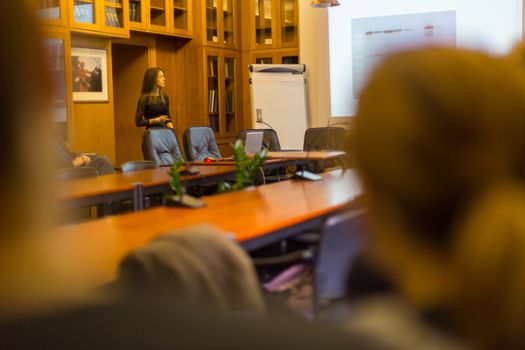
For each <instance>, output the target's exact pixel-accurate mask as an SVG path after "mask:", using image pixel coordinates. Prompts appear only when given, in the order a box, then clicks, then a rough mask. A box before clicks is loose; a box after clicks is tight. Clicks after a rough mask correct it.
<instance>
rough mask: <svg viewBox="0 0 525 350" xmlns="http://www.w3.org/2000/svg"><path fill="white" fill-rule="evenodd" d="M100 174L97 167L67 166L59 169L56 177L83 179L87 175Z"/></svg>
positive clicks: (58, 178)
mask: <svg viewBox="0 0 525 350" xmlns="http://www.w3.org/2000/svg"><path fill="white" fill-rule="evenodd" d="M93 176H98V172H97V169H95V168H92V167H89V166H86V167H67V168H62V169H58V170H57V171H56V173H55V178H56V179H57V180H59V181H61V180H74V179H82V178H86V177H93Z"/></svg>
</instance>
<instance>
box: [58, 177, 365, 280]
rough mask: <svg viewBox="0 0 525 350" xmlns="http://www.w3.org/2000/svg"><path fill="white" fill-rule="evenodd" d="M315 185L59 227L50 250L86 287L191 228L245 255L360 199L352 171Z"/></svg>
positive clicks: (285, 185) (271, 188)
mask: <svg viewBox="0 0 525 350" xmlns="http://www.w3.org/2000/svg"><path fill="white" fill-rule="evenodd" d="M322 177H323V180H321V181H304V180H302V181H295V180H293V181H284V182H278V183H273V184H270V185H265V186H260V187H256V188H252V189H247V190H243V191H239V192H231V193H225V194H221V195H215V196H211V197H204V198H203V200H204V202H206V204H207V206H206V207H204V208H200V209H188V208H173V207H157V208H154V209H147V210H145V211H140V212H135V213H131V214H125V215H120V216H112V217H107V218H103V219H100V220H96V221H89V222H86V223H81V224H76V225H67V226H62V227H60V228H57V229H56V232H55V234H54V235H52V239H51V240H52V241H53V243H52V244H51V248H52V249H53V253H54V254H56V256H60V257H61V259H62V261H64V262H67V264H68V266H69V267H70V268H71V269H72V270H73V273H74V274H75V275H77V276H81V277H82V281H83V282H84V283H85V284H87V285H88V286H96V285H98V284H102V283H105V282H108V281H111V280H113V279H114V278H115V276H116V272H117V266H118V263H119V262H120V260H121V259H122V258H123V257H124V256H125V255H126V254H128V253H129V252H131V251H133V250H135V249H137V248H140V247H142V246H144V245H145V244H147V242H148V241H150V240H151V239H153V238H155V237H157V236H159V235H162V234H165V233H169V232H171V231H174V230H177V229H180V228H183V227H185V226H189V225H194V224H203V223H208V224H212V225H214V226H216V227H218V228H220V229H222V230H223V231H224V232H225V234H227V235H230V236H231V237H232V238H233V239H235V240H236V241H237V242H239V243H240V244H241V245H242V246H243V247H244V248H245V249H246V250H253V249H256V248H259V247H262V246H265V245H267V244H270V243H273V242H278V241H280V240H282V239H284V238H286V237H289V236H292V235H294V234H296V233H298V232H301V231H303V230H305V229H311V228H320V227H321V225H322V223H323V222H324V220H325V219H326V218H327V217H328V216H330V215H332V214H333V213H334V212H337V211H338V210H341V209H343V208H344V207H345V206H346V205H348V204H350V203H351V201H352V200H353V199H354V198H355V197H356V196H357V195H358V194H360V192H361V190H360V186H359V184H358V182H357V179H356V177H355V174H354V173H353V172H352V171H346V172H344V173H343V172H342V171H334V172H330V173H325V174H323V175H322Z"/></svg>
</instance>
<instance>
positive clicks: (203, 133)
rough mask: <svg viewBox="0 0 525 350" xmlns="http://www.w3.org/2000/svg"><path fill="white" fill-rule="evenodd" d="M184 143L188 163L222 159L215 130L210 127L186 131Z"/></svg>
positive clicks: (197, 127) (193, 128) (199, 127)
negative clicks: (207, 159) (208, 158)
mask: <svg viewBox="0 0 525 350" xmlns="http://www.w3.org/2000/svg"><path fill="white" fill-rule="evenodd" d="M183 141H184V153H185V154H186V159H187V160H188V161H200V160H204V159H205V158H207V157H210V158H220V157H221V152H220V151H219V147H218V146H217V142H216V141H215V135H214V134H213V130H212V129H211V128H210V127H208V126H195V127H191V128H188V129H186V131H185V132H184V135H183Z"/></svg>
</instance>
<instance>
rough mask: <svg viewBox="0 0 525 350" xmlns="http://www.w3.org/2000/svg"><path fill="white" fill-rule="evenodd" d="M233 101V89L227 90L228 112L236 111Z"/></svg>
mask: <svg viewBox="0 0 525 350" xmlns="http://www.w3.org/2000/svg"><path fill="white" fill-rule="evenodd" d="M233 101H234V100H233V91H226V113H233V112H234V111H235V108H234V106H233Z"/></svg>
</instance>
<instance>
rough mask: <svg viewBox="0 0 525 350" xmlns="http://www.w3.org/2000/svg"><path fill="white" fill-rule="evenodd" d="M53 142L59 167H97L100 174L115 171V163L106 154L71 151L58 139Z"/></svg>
mask: <svg viewBox="0 0 525 350" xmlns="http://www.w3.org/2000/svg"><path fill="white" fill-rule="evenodd" d="M53 143H54V145H53V146H54V151H55V154H56V161H57V165H58V166H59V167H71V166H74V167H92V168H95V169H97V172H98V174H99V175H105V174H113V173H114V172H115V169H114V168H113V164H111V161H110V160H109V158H108V157H106V156H98V155H93V154H89V155H88V154H85V153H76V152H71V151H69V150H68V149H67V147H66V145H64V144H63V143H60V142H58V141H54V142H53Z"/></svg>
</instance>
